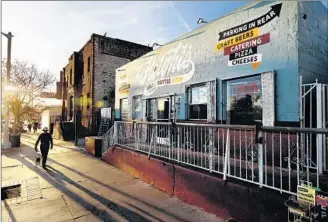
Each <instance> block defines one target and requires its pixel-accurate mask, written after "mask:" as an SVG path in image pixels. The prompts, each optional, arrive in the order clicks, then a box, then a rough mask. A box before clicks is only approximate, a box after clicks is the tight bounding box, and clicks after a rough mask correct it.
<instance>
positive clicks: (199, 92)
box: [189, 85, 209, 119]
mask: <svg viewBox="0 0 328 222" xmlns="http://www.w3.org/2000/svg"><path fill="white" fill-rule="evenodd" d="M208 97H209V95H208V92H207V87H206V85H201V86H194V87H191V88H189V119H207V101H208Z"/></svg>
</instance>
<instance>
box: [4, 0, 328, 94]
mask: <svg viewBox="0 0 328 222" xmlns="http://www.w3.org/2000/svg"><path fill="white" fill-rule="evenodd" d="M323 2H324V4H325V5H326V7H327V1H323ZM247 3H249V1H241V2H240V1H210V2H206V1H201V2H196V1H193V2H187V1H180V2H172V1H162V2H161V1H152V2H146V1H142V2H135V1H127V2H122V1H120V2H114V1H98V2H90V1H57V2H56V1H43V2H42V1H41V2H36V1H20V2H18V1H5V2H4V1H3V2H2V13H1V14H2V31H3V32H6V33H7V32H9V31H11V32H12V33H13V35H14V38H13V41H12V59H19V60H26V61H29V62H32V63H34V64H36V65H37V66H38V68H40V69H41V70H50V71H51V72H52V73H53V74H54V75H55V76H56V78H57V80H59V72H60V71H61V70H62V68H63V67H64V66H66V64H67V63H68V58H69V56H70V55H71V54H72V53H73V51H78V50H80V49H81V48H82V47H83V45H84V44H85V43H86V42H87V41H88V40H89V38H90V36H91V34H92V33H97V34H100V35H102V34H104V33H106V32H107V36H108V37H114V38H119V39H124V40H128V41H131V42H136V43H141V44H145V45H148V44H149V45H152V44H153V43H155V42H156V43H159V44H164V43H166V42H169V41H171V40H173V39H175V38H177V37H179V36H180V35H182V34H184V33H187V32H189V31H191V30H193V29H195V28H197V27H198V25H197V23H196V22H197V20H198V18H199V17H202V18H203V19H204V20H205V21H211V20H214V19H216V18H218V17H220V16H222V15H224V14H227V13H230V12H231V11H233V10H234V9H236V8H238V7H241V6H243V5H245V4H247ZM1 42H2V58H4V57H6V47H7V39H6V38H2V40H1ZM49 91H55V85H53V86H52V87H51V90H49Z"/></svg>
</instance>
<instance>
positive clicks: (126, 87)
mask: <svg viewBox="0 0 328 222" xmlns="http://www.w3.org/2000/svg"><path fill="white" fill-rule="evenodd" d="M129 90H130V84H122V85H121V87H120V88H119V89H118V91H119V92H120V93H121V94H126V93H129Z"/></svg>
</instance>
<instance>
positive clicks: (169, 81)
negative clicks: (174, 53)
mask: <svg viewBox="0 0 328 222" xmlns="http://www.w3.org/2000/svg"><path fill="white" fill-rule="evenodd" d="M193 74H194V71H193V72H189V73H187V74H185V75H180V76H174V77H170V78H165V79H160V80H157V81H154V82H152V83H150V84H148V85H147V86H146V88H145V90H144V94H145V95H149V94H151V93H153V92H154V91H155V90H156V88H158V87H162V86H167V85H178V84H181V83H185V82H187V81H189V80H190V79H191V77H192V76H193Z"/></svg>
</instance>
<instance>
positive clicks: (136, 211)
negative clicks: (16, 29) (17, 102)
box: [2, 134, 223, 222]
mask: <svg viewBox="0 0 328 222" xmlns="http://www.w3.org/2000/svg"><path fill="white" fill-rule="evenodd" d="M36 136H37V135H30V134H24V135H23V136H22V143H23V144H22V147H21V148H16V149H11V150H8V151H5V152H3V153H2V183H3V185H2V186H4V185H6V184H18V183H20V184H22V186H21V187H22V188H21V189H22V193H21V195H22V196H23V194H24V195H25V194H26V198H25V199H24V198H23V197H22V198H21V199H10V200H11V202H10V201H9V200H8V201H3V204H4V205H3V207H2V221H6V222H7V221H31V222H32V221H33V222H34V221H51V222H55V221H66V222H73V221H78V222H83V221H140V222H141V221H142V222H144V221H145V222H147V221H169V222H173V221H183V222H187V221H206V222H207V221H208V222H210V221H223V220H221V219H219V218H217V217H215V216H214V215H212V214H208V213H205V212H203V211H202V210H201V209H199V208H196V207H193V206H190V205H187V204H185V203H183V202H182V201H180V200H179V199H177V198H173V197H170V196H169V195H167V194H166V193H164V192H161V191H159V190H157V189H155V188H153V187H151V186H150V185H148V184H146V183H144V182H142V181H140V180H138V179H134V178H133V177H131V176H130V175H128V174H126V173H124V172H122V171H120V170H118V169H116V168H114V167H113V166H111V165H109V164H107V163H105V162H103V161H101V160H100V159H97V158H95V157H93V156H91V155H88V154H86V153H85V152H83V151H81V150H80V149H78V148H76V147H74V145H73V144H72V143H71V142H63V141H58V140H55V141H54V144H55V146H54V149H53V150H51V151H50V154H49V156H48V161H47V165H48V166H49V167H48V168H49V169H48V170H47V171H46V170H43V169H42V168H41V167H40V166H35V163H34V160H35V152H34V143H35V140H36ZM35 177H36V178H38V181H39V184H40V188H37V187H38V186H36V185H35V186H33V187H34V188H33V189H31V186H32V185H30V184H31V182H30V181H32V179H31V178H35ZM36 178H35V179H34V182H35V181H37V179H36ZM23 184H25V185H24V186H23ZM29 186H30V187H29ZM24 189H26V191H24ZM31 190H33V195H31V192H32V191H31ZM41 192H42V196H43V198H40V197H41ZM38 195H39V196H38ZM13 200H14V201H13ZM17 202H19V203H17Z"/></svg>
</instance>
